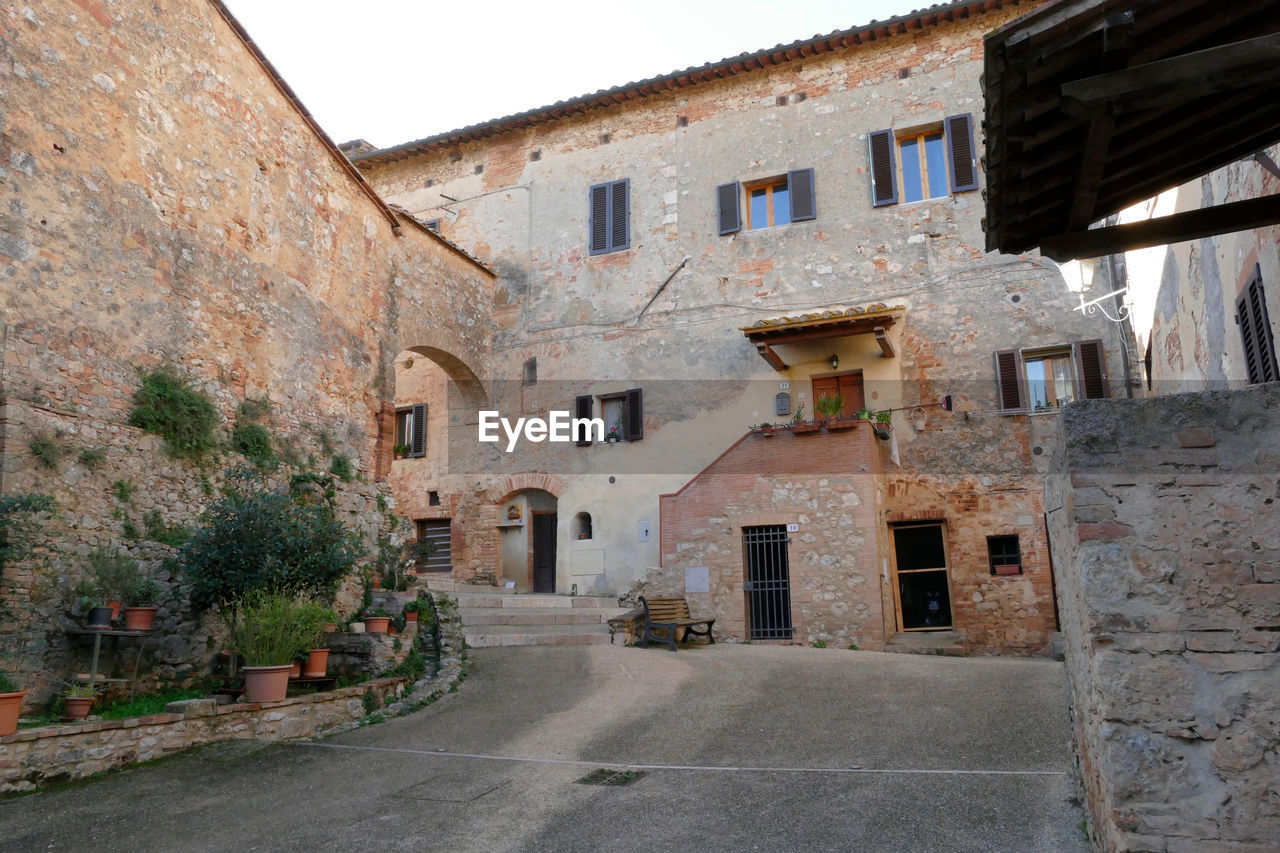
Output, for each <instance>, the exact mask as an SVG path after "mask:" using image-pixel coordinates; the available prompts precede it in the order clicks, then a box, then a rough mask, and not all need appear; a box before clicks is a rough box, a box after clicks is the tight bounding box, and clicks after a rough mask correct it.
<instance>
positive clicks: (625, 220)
mask: <svg viewBox="0 0 1280 853" xmlns="http://www.w3.org/2000/svg"><path fill="white" fill-rule="evenodd" d="M612 186H613V190H612V195H613V197H612V198H611V199H610V200H609V251H610V252H616V251H618V250H619V249H625V248H627V247H629V246H630V245H631V209H630V203H631V183H630V181H628V180H626V179H623V180H621V181H614V182H613V185H612Z"/></svg>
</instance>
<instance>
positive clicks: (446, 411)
mask: <svg viewBox="0 0 1280 853" xmlns="http://www.w3.org/2000/svg"><path fill="white" fill-rule="evenodd" d="M1035 5H1036V4H1034V3H1021V2H1016V0H987V1H986V2H969V1H968V0H963V1H962V2H954V3H949V4H944V5H941V6H935V7H932V8H930V9H928V10H924V11H921V12H918V13H912V14H910V15H905V16H902V17H899V18H894V19H892V20H890V21H885V22H880V23H873V24H869V25H867V26H863V27H856V28H853V29H849V30H843V31H840V32H836V33H833V34H831V35H828V36H821V37H815V38H813V39H810V40H807V41H802V42H796V43H794V44H789V45H780V46H778V47H775V48H770V49H766V50H763V51H759V52H756V53H750V54H743V55H740V56H735V57H730V58H728V59H725V60H721V61H718V62H711V63H708V64H706V65H703V66H699V67H696V68H689V69H685V70H682V71H677V72H674V73H672V74H667V75H663V76H661V77H656V78H653V79H650V80H644V81H640V82H637V83H630V84H627V85H625V86H620V87H617V88H614V89H610V90H606V91H600V92H596V93H594V94H591V95H586V96H583V97H580V98H575V99H572V100H569V101H564V102H560V103H557V104H553V105H550V106H546V107H542V108H538V109H533V110H530V111H528V112H525V113H521V114H518V115H513V116H507V117H504V118H499V119H495V120H493V121H490V122H487V123H484V124H480V125H476V126H473V127H468V128H462V129H460V130H457V131H452V132H449V133H444V134H441V135H438V136H433V137H429V138H426V139H421V140H417V141H414V142H409V143H405V144H403V145H398V146H395V147H392V148H386V149H381V150H375V151H365V152H364V153H357V152H358V151H360V150H363V148H362V147H361V146H357V147H355V148H353V149H352V151H353V158H352V159H353V162H354V163H355V164H356V165H357V167H358V168H359V169H360V170H361V172H363V174H364V175H365V176H366V177H367V178H368V180H369V181H370V183H371V184H373V186H375V187H376V188H377V189H378V191H379V192H380V193H381V194H382V195H383V196H384V197H386V198H387V199H388V200H389V201H390V202H391V203H392V204H394V205H396V206H397V207H399V208H402V209H404V210H406V211H408V212H409V213H410V214H412V215H413V216H414V217H415V218H417V219H419V220H420V221H423V222H424V223H427V224H428V225H429V227H431V228H433V229H438V231H439V233H440V234H442V235H443V236H444V237H445V238H447V239H448V240H450V241H452V242H453V243H455V244H457V245H458V246H460V247H462V249H464V250H465V251H467V252H469V253H471V254H474V255H475V256H476V257H478V258H479V259H481V260H482V261H483V262H484V263H486V264H488V265H489V266H490V267H491V268H492V269H493V270H494V272H495V273H496V275H497V281H496V291H495V295H494V301H493V310H492V315H491V322H492V331H493V352H492V358H491V362H490V372H489V374H488V375H487V377H486V379H487V382H488V386H487V392H488V405H489V406H490V408H491V409H492V410H494V411H497V412H499V413H500V414H501V415H502V416H505V417H508V418H510V419H511V420H512V421H514V420H515V418H517V417H519V416H526V417H529V416H541V417H547V416H548V413H549V412H551V411H556V410H559V411H565V412H568V413H569V414H570V415H571V416H574V417H579V416H580V417H584V418H586V417H595V418H600V419H601V420H602V421H603V426H604V427H605V434H603V435H601V434H597V435H594V436H592V440H590V441H586V442H582V443H576V442H569V443H552V442H546V441H544V442H538V443H534V442H531V441H528V440H523V441H518V442H516V443H515V447H514V448H513V450H512V452H510V453H507V452H505V448H504V447H502V446H500V445H483V446H482V445H480V444H479V443H478V442H477V431H478V427H479V424H478V423H477V415H476V412H475V407H474V406H473V405H471V402H470V401H469V400H468V399H467V397H468V393H467V391H466V389H465V388H462V387H460V386H458V385H457V384H456V382H450V377H454V378H455V379H456V376H457V375H458V372H459V371H458V367H457V365H456V363H450V362H449V361H447V360H445V361H442V360H441V359H440V358H439V357H438V356H439V353H438V352H437V353H434V356H435V357H428V358H417V357H414V355H413V354H411V353H401V354H399V355H397V356H396V371H397V378H396V383H395V384H396V389H397V391H396V405H397V407H398V412H399V414H398V416H397V418H398V435H399V438H398V439H397V441H396V445H397V449H398V450H399V451H400V453H399V454H398V458H397V459H396V461H394V462H393V463H392V468H391V474H390V478H391V487H392V490H393V491H394V492H395V494H396V496H397V502H398V506H399V507H400V508H401V510H402V511H404V512H405V513H407V514H408V515H410V516H411V517H413V518H414V519H416V520H418V524H419V528H420V533H421V535H422V536H423V537H425V538H430V539H431V540H432V541H433V542H435V543H436V544H437V546H438V547H437V549H436V553H435V557H434V558H433V559H434V560H435V563H436V565H435V568H438V569H440V570H449V571H451V572H452V574H453V575H454V576H455V577H458V578H468V577H473V578H485V579H487V580H490V581H498V582H508V583H510V584H511V585H513V586H514V587H515V588H516V589H517V590H521V591H534V592H558V593H562V594H563V593H570V592H573V591H575V590H576V591H577V592H579V593H587V592H589V593H600V594H610V595H614V594H625V593H628V592H629V591H633V590H646V589H648V590H664V591H674V592H681V593H686V594H687V595H688V597H689V598H690V600H691V605H692V608H693V609H694V610H695V611H697V612H700V613H704V614H708V615H714V616H716V617H717V619H718V622H717V630H718V631H722V632H723V633H722V636H723V637H727V638H736V639H741V640H746V639H753V640H757V639H765V640H768V639H775V640H781V641H786V642H804V643H809V642H817V641H822V642H825V643H829V644H833V643H839V644H842V645H848V644H851V643H857V644H858V645H859V646H860V647H862V648H872V649H877V648H881V647H883V646H885V644H886V643H887V642H889V641H890V640H891V638H895V637H897V638H898V639H897V640H894V642H901V641H904V640H910V639H911V638H907V637H905V636H904V635H905V634H908V633H912V632H916V631H921V632H931V631H936V630H941V629H947V628H950V629H953V633H950V634H948V635H947V637H946V639H945V640H943V643H944V644H948V645H950V644H954V645H957V646H963V647H965V648H967V649H969V650H972V651H977V652H988V653H990V652H1013V653H1037V652H1040V651H1042V650H1044V649H1045V648H1046V646H1047V644H1048V642H1049V638H1050V634H1051V633H1052V632H1053V631H1054V630H1055V628H1056V618H1055V614H1054V603H1053V592H1052V590H1053V579H1052V566H1051V562H1050V559H1049V553H1048V541H1047V534H1046V527H1045V520H1044V511H1045V507H1044V500H1043V492H1042V486H1041V477H1042V475H1043V472H1044V467H1043V459H1044V456H1043V449H1044V447H1045V444H1046V441H1047V440H1048V437H1049V436H1050V435H1051V434H1052V433H1053V432H1054V430H1055V429H1056V421H1057V418H1058V415H1057V412H1058V409H1059V407H1060V406H1061V404H1062V403H1063V402H1065V401H1068V400H1073V399H1084V398H1094V397H1102V396H1123V395H1125V394H1127V393H1130V391H1131V388H1132V386H1131V385H1130V382H1129V374H1130V365H1129V360H1128V359H1127V358H1126V357H1125V346H1124V341H1123V337H1122V335H1123V330H1121V329H1119V328H1118V327H1116V326H1115V325H1113V324H1111V323H1109V322H1107V321H1105V320H1103V319H1102V318H1100V317H1085V316H1083V315H1082V314H1081V313H1079V312H1074V313H1073V312H1072V311H1071V307H1072V304H1073V301H1074V300H1075V299H1076V298H1077V295H1076V294H1074V293H1072V292H1070V290H1069V289H1068V287H1067V285H1066V284H1065V283H1064V280H1063V278H1062V276H1061V275H1060V274H1059V271H1058V269H1057V267H1056V265H1055V264H1053V263H1051V262H1049V261H1047V260H1044V259H1042V258H1041V257H1039V255H1037V254H1035V253H1026V254H1022V255H1016V256H1000V255H996V254H988V253H986V252H985V251H984V250H983V248H982V246H983V231H982V216H983V204H982V189H983V186H984V182H985V172H984V163H983V154H984V150H983V128H982V121H981V115H982V100H981V88H980V86H979V75H980V73H981V70H982V60H983V55H982V36H983V34H984V33H985V32H987V31H990V30H992V29H994V28H996V27H999V26H1000V25H1002V24H1004V23H1006V22H1008V21H1010V20H1012V19H1013V18H1014V17H1015V16H1017V15H1019V14H1020V13H1023V12H1025V11H1027V10H1029V9H1031V8H1033V7H1034V6H1035ZM487 319H488V318H486V320H487ZM441 349H445V348H443V347H442V348H441ZM427 354H428V356H432V355H433V353H427ZM455 355H456V354H455ZM456 360H457V359H455V361H456ZM461 360H463V361H465V359H461ZM472 367H473V370H472V371H471V372H472V373H475V374H476V375H482V374H481V371H478V370H475V369H474V366H472ZM837 394H839V396H840V397H841V398H843V411H842V413H841V414H843V415H854V414H856V411H857V410H859V409H861V408H863V407H864V406H865V407H866V408H869V409H871V410H874V411H877V412H887V413H889V414H888V415H887V417H888V418H889V422H888V423H886V424H883V425H882V426H881V427H879V428H873V427H872V426H871V425H870V424H867V423H863V424H860V425H855V426H853V427H852V428H850V429H848V430H843V429H840V428H839V426H838V425H837V427H836V428H834V429H833V428H832V426H831V425H828V426H825V427H820V428H815V427H812V426H809V427H805V426H804V425H799V427H798V428H796V429H786V428H785V427H786V426H787V425H788V423H789V422H790V421H791V420H792V419H793V418H798V419H799V420H801V421H807V420H810V419H812V418H813V417H814V411H815V406H816V404H817V403H818V401H819V400H821V399H822V398H823V397H834V396H835V395H837ZM948 397H949V400H950V405H949V407H948V406H944V405H941V403H940V401H942V400H943V399H944V398H948ZM777 424H781V425H782V426H783V427H784V428H783V429H781V430H776V429H773V428H768V429H766V428H765V427H766V426H767V425H777ZM615 429H616V432H617V438H618V439H619V440H618V441H616V443H615V442H614V441H612V440H611V436H610V435H608V433H609V432H612V431H614V430H615ZM877 433H878V434H877Z"/></svg>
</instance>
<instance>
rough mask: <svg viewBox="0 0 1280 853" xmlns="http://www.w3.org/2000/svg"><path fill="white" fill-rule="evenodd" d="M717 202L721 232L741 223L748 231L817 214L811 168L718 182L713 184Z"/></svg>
mask: <svg viewBox="0 0 1280 853" xmlns="http://www.w3.org/2000/svg"><path fill="white" fill-rule="evenodd" d="M716 203H717V206H718V207H719V232H720V233H721V234H734V233H736V232H738V231H741V230H742V229H743V227H744V225H745V227H746V229H747V230H748V231H758V230H759V229H761V228H771V227H773V226H775V225H789V224H791V223H792V222H804V221H806V220H809V219H816V218H817V216H818V208H817V198H816V196H815V195H814V185H813V169H794V170H792V171H790V172H787V173H786V174H785V175H778V176H776V177H773V178H766V179H764V180H759V181H751V182H749V183H745V184H743V183H739V182H737V181H733V182H731V183H727V184H721V185H720V186H718V187H716ZM744 212H745V214H746V216H745V219H744V216H743V213H744Z"/></svg>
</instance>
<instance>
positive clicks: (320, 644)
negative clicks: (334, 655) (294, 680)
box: [298, 601, 338, 678]
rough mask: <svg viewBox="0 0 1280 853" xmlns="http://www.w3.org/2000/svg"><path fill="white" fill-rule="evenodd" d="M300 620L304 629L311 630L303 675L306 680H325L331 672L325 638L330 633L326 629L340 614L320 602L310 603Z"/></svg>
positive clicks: (300, 615) (304, 607)
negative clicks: (326, 675)
mask: <svg viewBox="0 0 1280 853" xmlns="http://www.w3.org/2000/svg"><path fill="white" fill-rule="evenodd" d="M298 618H299V621H301V622H302V624H303V627H304V629H309V630H310V633H309V634H308V637H307V646H308V649H307V655H306V658H305V660H303V662H302V675H303V676H304V677H305V678H323V677H324V676H325V674H326V673H327V672H328V671H329V647H328V645H326V638H325V635H326V634H327V633H328V632H327V631H326V630H325V629H326V627H328V625H330V624H331V623H332V622H333V621H334V620H336V619H337V618H338V614H336V613H334V612H333V611H332V610H330V609H329V608H328V607H325V606H324V605H323V604H321V603H320V602H318V601H308V602H306V603H305V605H304V606H303V610H302V612H301V613H300V614H299V616H298Z"/></svg>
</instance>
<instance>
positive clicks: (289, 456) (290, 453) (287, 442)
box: [276, 436, 307, 470]
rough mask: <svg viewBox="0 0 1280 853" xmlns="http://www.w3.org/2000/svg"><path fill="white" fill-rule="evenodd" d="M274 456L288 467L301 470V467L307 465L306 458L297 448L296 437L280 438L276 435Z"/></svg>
mask: <svg viewBox="0 0 1280 853" xmlns="http://www.w3.org/2000/svg"><path fill="white" fill-rule="evenodd" d="M276 456H277V457H278V458H279V459H280V461H281V462H283V463H284V464H286V465H288V466H289V467H290V468H295V469H299V470H301V469H302V468H305V467H307V460H306V458H305V457H303V455H302V451H301V450H300V449H299V448H298V441H297V439H296V438H293V437H287V438H281V437H280V436H276Z"/></svg>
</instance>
